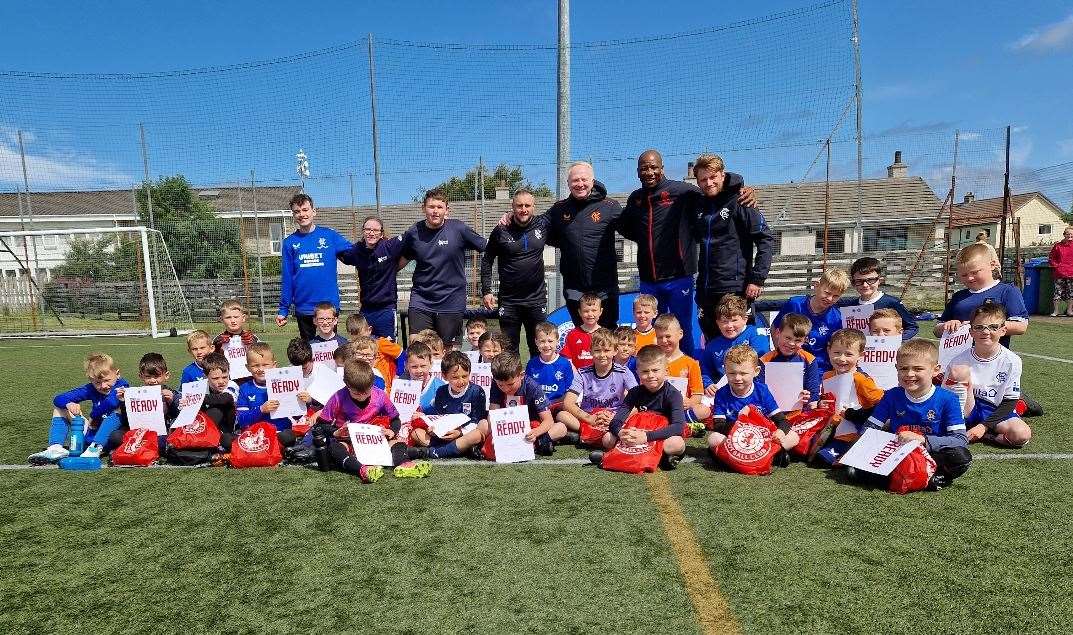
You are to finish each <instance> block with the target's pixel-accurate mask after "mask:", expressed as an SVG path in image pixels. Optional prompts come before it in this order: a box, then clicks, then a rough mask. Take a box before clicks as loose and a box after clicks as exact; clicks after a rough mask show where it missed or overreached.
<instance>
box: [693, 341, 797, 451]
mask: <svg viewBox="0 0 1073 635" xmlns="http://www.w3.org/2000/svg"><path fill="white" fill-rule="evenodd" d="M723 364H724V365H725V367H726V378H727V384H726V385H725V386H723V387H722V388H720V389H719V390H717V391H715V402H714V403H713V405H712V411H713V416H714V417H715V418H716V424H715V432H712V433H711V434H709V435H708V449H709V450H711V452H712V455H713V456H714V455H715V449H716V448H717V447H719V446H720V445H722V444H723V442H724V441H726V434H727V432H729V431H730V427H731V426H732V425H733V424H734V422H735V421H737V420H738V415H739V414H741V411H742V410H744V409H745V407H746V406H752V407H754V408H756V409H757V410H758V411H759V412H760V414H762V415H764V416H765V417H767V418H768V419H770V420H771V422H772V423H774V424H775V427H777V428H778V429H777V430H776V431H775V433H774V437H775V441H776V442H778V443H779V444H780V445H781V446H782V449H783V451H782V452H780V453H779V454H778V455H777V456H776V458H775V464H776V465H779V466H782V467H785V466H786V465H787V464H788V462H789V457H788V455H787V454H786V452H785V451H786V450H789V449H791V448H793V447H795V446H796V445H797V443H798V441H800V438H799V437H798V436H797V433H795V432H793V431H791V430H790V424H789V423H788V422H787V421H786V417H785V416H784V415H783V414H782V411H781V410H779V405H778V404H777V403H775V397H774V396H772V394H771V391H770V390H768V387H767V386H766V385H764V384H763V383H761V382H759V381H757V380H756V379H757V377H758V376H759V375H760V357H759V356H758V355H757V354H756V351H754V350H753V349H752V347H750V346H749V345H748V344H738V345H737V346H735V347H733V348H731V349H730V350H728V351H727V352H726V355H725V356H724V357H723ZM798 405H800V402H798Z"/></svg>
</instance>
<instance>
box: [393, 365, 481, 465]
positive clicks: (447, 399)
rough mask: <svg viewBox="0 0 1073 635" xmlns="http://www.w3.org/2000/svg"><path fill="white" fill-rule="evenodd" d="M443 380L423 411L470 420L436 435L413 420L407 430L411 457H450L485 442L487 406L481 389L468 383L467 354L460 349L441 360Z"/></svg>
mask: <svg viewBox="0 0 1073 635" xmlns="http://www.w3.org/2000/svg"><path fill="white" fill-rule="evenodd" d="M441 369H442V372H443V379H444V381H446V382H447V383H446V384H445V385H443V386H440V387H439V389H437V390H436V397H435V399H433V401H432V407H431V408H429V409H428V410H426V411H425V414H429V415H450V414H464V415H466V417H468V418H469V421H468V422H467V423H466V424H465V425H463V426H462V427H461V428H456V429H454V430H451V431H449V432H446V433H444V435H443V436H442V437H440V436H437V435H436V433H434V432H433V431H432V430H431V429H428V428H427V427H422V426H421V425H420V422H419V421H418V420H417V419H415V420H414V424H413V430H412V431H411V432H410V442H411V443H412V444H413V447H411V448H410V451H409V456H410V458H414V459H425V458H433V459H449V458H454V457H457V456H462V455H463V454H464V453H467V452H468V451H469V450H471V449H473V448H479V446H480V445H481V443H483V442H484V436H485V435H484V432H483V430H482V425H481V424H482V423H483V424H484V427H483V429H484V430H486V429H488V428H487V422H486V421H487V419H488V409H487V407H486V406H485V400H484V389H483V388H481V387H480V386H478V385H477V384H474V383H472V382H470V371H471V370H472V366H471V365H470V363H469V357H467V356H466V354H465V353H463V352H462V351H451V352H450V353H447V354H446V355H444V356H443V362H442V363H441Z"/></svg>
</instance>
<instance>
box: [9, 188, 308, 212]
mask: <svg viewBox="0 0 1073 635" xmlns="http://www.w3.org/2000/svg"><path fill="white" fill-rule="evenodd" d="M194 191H195V192H196V193H197V195H198V197H199V198H200V199H201V200H203V201H206V202H209V203H212V205H213V206H215V207H216V209H217V210H218V211H221V212H229V211H237V210H240V209H243V208H244V209H247V210H249V209H253V190H252V189H251V188H239V187H201V188H195V189H194ZM300 191H301V188H300V187H298V186H297V185H293V186H291V185H287V186H264V187H258V188H257V207H258V208H259V209H280V208H286V207H287V201H288V200H289V199H290V198H291V196H293V195H294V194H296V193H298V192H300ZM19 198H20V196H19V194H17V193H16V192H0V217H4V216H9V217H16V218H17V217H18V216H19ZM22 198H23V200H22V205H23V210H24V211H23V213H26V200H25V197H24V196H23V197H22ZM30 202H31V203H32V204H33V214H34V216H35V217H37V216H86V215H100V216H113V215H116V214H124V215H129V214H135V213H137V204H136V202H135V196H134V193H133V191H132V190H130V189H125V190H95V191H89V192H31V193H30Z"/></svg>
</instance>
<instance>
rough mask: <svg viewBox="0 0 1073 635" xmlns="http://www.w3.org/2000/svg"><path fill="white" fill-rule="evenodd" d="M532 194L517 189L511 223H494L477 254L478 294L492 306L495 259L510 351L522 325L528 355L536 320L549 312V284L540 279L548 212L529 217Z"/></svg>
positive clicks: (501, 317)
mask: <svg viewBox="0 0 1073 635" xmlns="http://www.w3.org/2000/svg"><path fill="white" fill-rule="evenodd" d="M535 206H536V199H535V198H534V197H533V193H532V192H530V191H529V190H525V189H522V190H518V191H517V192H515V193H514V197H513V198H512V199H511V202H510V208H511V216H510V223H509V224H507V225H496V226H495V228H494V229H492V234H491V235H490V236H489V237H488V249H486V250H485V252H484V258H482V259H481V295H483V296H484V306H485V307H487V308H489V309H494V308H495V306H496V301H497V299H496V297H495V296H494V295H493V294H492V264H493V263H494V262H495V260H496V259H497V258H498V259H499V268H498V269H499V298H498V302H499V327H500V328H501V329H502V330H503V335H505V336H506V337H507V339H508V340H510V343H511V346H513V347H514V350H515V351H517V350H518V341H519V337H520V335H521V330H522V326H523V325H524V326H525V341H526V342H528V343H529V354H530V355H534V354H535V351H536V341H535V340H536V332H535V331H536V325H537V324H539V323H541V322H543V321H544V320H546V319H547V317H548V313H547V311H548V289H547V284H546V283H545V281H544V245H545V244H546V243H547V241H548V217H547V216H539V217H536V218H534V217H533V208H534V207H535Z"/></svg>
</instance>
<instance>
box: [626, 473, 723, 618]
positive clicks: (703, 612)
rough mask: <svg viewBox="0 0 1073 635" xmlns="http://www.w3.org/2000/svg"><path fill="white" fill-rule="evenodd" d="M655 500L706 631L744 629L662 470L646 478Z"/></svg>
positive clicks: (664, 529) (694, 606)
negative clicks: (713, 575)
mask: <svg viewBox="0 0 1073 635" xmlns="http://www.w3.org/2000/svg"><path fill="white" fill-rule="evenodd" d="M645 483H646V484H647V485H648V491H649V494H650V495H651V496H652V502H654V503H655V504H656V507H657V508H658V509H659V517H660V520H661V521H662V522H663V532H664V533H665V534H666V535H667V539H668V540H669V541H670V543H671V549H673V550H674V557H675V559H676V560H677V561H678V570H679V571H681V573H682V581H683V582H684V583H685V587H686V592H687V593H688V594H689V600H690V601H691V602H692V603H693V609H694V611H696V613H697V619H698V621H699V622H700V626H701V632H703V633H733V634H738V633H741V626H740V625H739V624H738V621H737V619H735V618H734V614H733V613H731V612H730V607H729V606H728V605H727V601H726V598H724V597H723V594H722V593H720V591H719V585H718V584H717V583H716V581H715V578H713V577H712V570H711V568H710V567H709V566H708V559H707V558H706V557H705V555H704V550H703V549H701V546H700V543H698V542H697V534H696V532H694V531H693V526H692V525H690V524H689V521H688V520H686V517H685V515H684V514H683V513H682V506H681V505H679V504H678V499H677V498H675V497H674V493H673V492H671V484H670V481H669V480H668V479H667V475H666V474H664V473H663V472H656V473H654V474H650V475H648V476H647V477H646V478H645Z"/></svg>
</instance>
